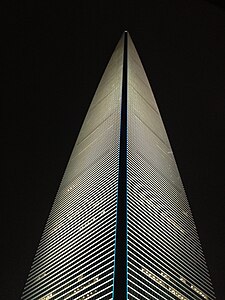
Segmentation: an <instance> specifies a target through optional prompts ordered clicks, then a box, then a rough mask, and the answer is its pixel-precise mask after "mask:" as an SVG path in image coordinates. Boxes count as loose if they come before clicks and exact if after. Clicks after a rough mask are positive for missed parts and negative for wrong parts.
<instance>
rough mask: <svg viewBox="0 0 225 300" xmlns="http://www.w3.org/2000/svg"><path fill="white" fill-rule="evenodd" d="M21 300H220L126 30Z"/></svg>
mask: <svg viewBox="0 0 225 300" xmlns="http://www.w3.org/2000/svg"><path fill="white" fill-rule="evenodd" d="M121 145H123V147H121ZM123 158H124V159H123ZM121 174H122V175H121ZM123 177H125V178H123ZM121 201H123V204H124V207H125V209H122V208H121V207H122V206H121ZM121 219H122V221H121ZM122 231H123V234H122ZM124 249H125V251H124ZM119 259H120V261H124V262H125V263H124V268H125V269H123V270H121V268H122V264H120V265H118V264H119ZM123 277H124V278H123ZM120 280H121V286H122V285H125V288H124V289H123V288H122V287H121V286H120ZM120 293H121V294H120ZM22 299H23V300H28V299H29V300H34V299H35V300H48V299H52V300H56V299H60V300H61V299H64V300H66V299H77V300H81V299H82V300H83V299H107V300H109V299H115V300H123V299H124V300H125V299H132V300H138V299H146V300H147V299H165V300H168V299H171V300H172V299H183V300H191V299H194V300H198V299H208V300H210V299H215V296H214V293H213V289H212V285H211V282H210V277H209V274H208V271H207V267H206V263H205V260H204V256H203V253H202V250H201V245H200V242H199V239H198V235H197V231H196V227H195V224H194V221H193V218H192V215H191V211H190V207H189V204H188V201H187V198H186V195H185V191H184V188H183V185H182V182H181V178H180V175H179V172H178V169H177V166H176V162H175V159H174V156H173V153H172V149H171V146H170V143H169V140H168V137H167V134H166V131H165V129H164V126H163V122H162V119H161V117H160V113H159V110H158V108H157V104H156V102H155V99H154V96H153V93H152V91H151V87H150V85H149V82H148V79H147V77H146V74H145V72H144V69H143V67H142V64H141V61H140V59H139V57H138V54H137V52H136V49H135V47H134V45H133V42H132V41H131V39H130V36H129V34H128V33H127V32H125V33H124V35H123V36H122V38H121V40H120V41H119V43H118V45H117V47H116V49H115V51H114V52H113V55H112V57H111V59H110V61H109V63H108V66H107V68H106V70H105V72H104V74H103V77H102V79H101V81H100V83H99V86H98V88H97V91H96V93H95V95H94V98H93V100H92V103H91V105H90V108H89V110H88V113H87V116H86V118H85V120H84V123H83V126H82V128H81V131H80V134H79V136H78V139H77V141H76V144H75V146H74V149H73V152H72V154H71V156H70V159H69V162H68V165H67V168H66V170H65V173H64V176H63V179H62V182H61V184H60V187H59V190H58V193H57V196H56V199H55V202H54V204H53V207H52V210H51V213H50V215H49V218H48V221H47V224H46V227H45V229H44V232H43V235H42V238H41V241H40V244H39V247H38V250H37V253H36V255H35V258H34V262H33V264H32V267H31V271H30V273H29V276H28V280H27V283H26V285H25V288H24V292H23V295H22Z"/></svg>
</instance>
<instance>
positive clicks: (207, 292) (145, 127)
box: [127, 38, 215, 300]
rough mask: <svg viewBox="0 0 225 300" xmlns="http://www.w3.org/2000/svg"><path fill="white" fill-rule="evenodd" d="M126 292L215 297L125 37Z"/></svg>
mask: <svg viewBox="0 0 225 300" xmlns="http://www.w3.org/2000/svg"><path fill="white" fill-rule="evenodd" d="M127 90H128V91H127V94H128V96H127V103H128V108H127V110H128V126H127V128H128V134H127V142H128V150H127V166H128V167H127V168H128V170H127V174H128V175H127V182H128V187H127V193H128V196H127V197H128V200H127V201H128V298H129V299H132V300H133V299H183V300H190V299H195V300H196V299H199V300H200V299H215V296H214V293H213V290H212V285H211V281H210V278H209V274H208V270H207V266H206V263H205V260H204V256H203V253H202V249H201V245H200V241H199V238H198V234H197V231H196V227H195V224H194V220H193V217H192V214H191V210H190V207H189V204H188V201H187V198H186V195H185V191H184V187H183V184H182V181H181V178H180V175H179V171H178V168H177V165H176V162H175V159H174V156H173V152H172V149H171V146H170V143H169V140H168V137H167V134H166V131H165V128H164V126H163V122H162V119H161V117H160V113H159V110H158V108H157V104H156V102H155V99H154V96H153V93H152V91H151V88H150V85H149V83H148V80H147V77H146V74H145V72H144V69H143V67H142V64H141V61H140V59H139V57H138V54H137V52H136V49H135V47H134V45H133V43H132V41H131V39H130V38H129V39H128V84H127Z"/></svg>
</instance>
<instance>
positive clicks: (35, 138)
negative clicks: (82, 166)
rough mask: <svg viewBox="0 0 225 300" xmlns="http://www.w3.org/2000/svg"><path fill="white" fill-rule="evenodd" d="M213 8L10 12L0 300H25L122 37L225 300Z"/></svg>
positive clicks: (224, 117) (223, 146)
mask: <svg viewBox="0 0 225 300" xmlns="http://www.w3.org/2000/svg"><path fill="white" fill-rule="evenodd" d="M92 2H93V3H94V4H92V5H90V4H89V3H92ZM212 2H213V1H209V2H208V1H203V0H148V1H146V2H143V1H134V2H132V1H127V2H126V1H122V0H121V1H120V2H119V3H117V2H115V1H104V2H101V3H100V2H98V1H71V2H70V1H65V2H62V1H60V2H57V1H36V4H33V1H27V3H25V2H23V3H21V2H20V1H17V2H16V3H15V4H14V5H12V3H10V2H9V1H8V8H7V10H6V12H5V13H6V15H7V19H8V23H7V24H5V31H6V32H7V38H6V41H4V43H2V46H3V47H4V48H6V53H5V56H3V57H2V58H3V62H4V63H5V65H6V72H5V74H4V79H5V84H3V90H4V92H5V93H4V94H5V96H4V98H3V105H2V107H3V108H2V110H1V111H2V118H1V119H2V126H1V127H2V129H3V130H2V132H3V138H2V146H3V149H4V153H3V155H2V160H3V172H2V174H3V176H2V178H3V186H2V192H3V196H2V200H1V204H2V205H1V215H2V217H3V221H4V223H3V226H2V228H1V229H2V232H3V233H2V234H1V243H2V246H1V250H3V255H2V256H1V259H2V261H3V264H2V265H3V267H1V271H3V272H2V274H3V276H2V280H1V290H0V298H1V299H7V300H14V299H15V300H16V299H19V298H20V296H21V293H22V290H23V287H24V284H25V281H26V278H27V276H28V272H29V270H30V267H31V263H32V260H33V257H34V254H35V251H36V248H37V246H38V243H39V240H40V237H41V234H42V231H43V228H44V225H45V222H46V220H47V217H48V214H49V211H50V209H51V206H52V204H53V201H54V197H55V195H56V192H57V189H58V186H59V183H60V180H61V178H62V175H63V172H64V170H65V167H66V164H67V162H68V159H69V156H70V153H71V151H72V148H73V145H74V143H75V141H76V137H77V135H78V133H79V130H80V127H81V125H82V122H83V119H84V117H85V114H86V112H87V109H88V106H89V104H90V102H91V100H92V97H93V95H94V92H95V90H96V88H97V85H98V83H99V80H100V78H101V76H102V74H103V71H104V69H105V67H106V64H107V63H108V60H109V58H110V56H111V54H112V52H113V50H114V47H115V46H116V44H117V42H118V40H119V38H120V37H121V35H122V33H123V31H124V30H128V31H129V33H130V35H131V37H132V39H133V41H134V44H135V45H136V48H137V50H138V53H139V55H140V58H141V60H142V62H143V65H144V68H145V70H146V73H147V76H148V78H149V81H150V84H151V86H152V89H153V92H154V95H155V98H156V101H157V103H158V106H159V109H160V111H161V115H162V118H163V120H164V124H165V127H166V129H167V132H168V136H169V139H170V141H171V145H172V148H173V151H174V155H175V157H176V161H177V164H178V167H179V170H180V173H181V177H182V180H183V182H184V186H185V189H186V193H187V195H188V199H189V202H190V205H191V208H192V212H193V215H194V219H195V222H196V226H197V229H198V233H199V237H200V240H201V243H202V247H203V251H204V254H205V258H206V261H207V265H208V268H209V271H210V274H211V278H212V283H213V285H214V288H215V292H216V295H217V299H219V300H220V299H221V300H222V299H224V294H225V271H224V269H225V259H224V246H225V228H224V227H225V226H224V216H225V213H224V211H225V204H224V202H225V184H224V182H225V104H224V103H225V84H224V81H225V10H224V6H223V5H222V4H221V3H222V1H221V2H220V1H216V2H217V5H216V4H214V3H212ZM40 3H42V4H40ZM146 3H147V4H148V5H147V4H146ZM2 95H3V93H2Z"/></svg>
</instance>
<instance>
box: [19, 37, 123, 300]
mask: <svg viewBox="0 0 225 300" xmlns="http://www.w3.org/2000/svg"><path fill="white" fill-rule="evenodd" d="M122 61H123V41H122V40H121V41H120V42H119V43H118V45H117V47H116V49H115V51H114V53H113V55H112V57H111V59H110V61H109V64H108V66H107V68H106V70H105V72H104V74H103V77H102V80H101V81H100V83H99V86H98V89H97V91H96V93H95V95H94V98H93V101H92V103H91V105H90V108H89V110H88V113H87V116H86V118H85V120H84V122H83V125H82V128H81V131H80V133H79V136H78V139H77V142H76V144H75V146H74V149H73V151H72V154H71V156H70V159H69V162H68V165H67V167H66V170H65V173H64V176H63V179H62V181H61V184H60V187H59V190H58V193H57V195H56V199H55V202H54V204H53V207H52V210H51V212H50V215H49V218H48V221H47V224H46V226H45V229H44V232H43V235H42V238H41V241H40V244H39V247H38V250H37V253H36V255H35V258H34V261H33V265H32V267H31V271H30V274H29V276H28V280H27V283H26V286H25V289H24V292H23V296H22V299H24V300H28V299H32V300H33V299H35V300H47V299H52V300H57V299H60V300H61V299H64V300H66V299H90V298H95V299H111V298H112V287H113V274H114V256H115V253H114V252H115V229H116V228H115V227H116V205H117V193H118V172H119V143H120V114H121V92H122V66H123V63H122Z"/></svg>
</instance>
